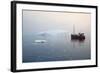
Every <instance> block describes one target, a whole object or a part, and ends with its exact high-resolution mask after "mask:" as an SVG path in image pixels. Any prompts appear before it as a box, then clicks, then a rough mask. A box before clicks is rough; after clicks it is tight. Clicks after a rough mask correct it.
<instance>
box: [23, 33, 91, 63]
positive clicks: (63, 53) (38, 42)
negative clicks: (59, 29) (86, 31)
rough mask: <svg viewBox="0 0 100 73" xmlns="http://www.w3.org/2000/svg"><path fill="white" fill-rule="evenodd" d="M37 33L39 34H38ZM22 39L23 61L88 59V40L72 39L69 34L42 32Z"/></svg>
mask: <svg viewBox="0 0 100 73" xmlns="http://www.w3.org/2000/svg"><path fill="white" fill-rule="evenodd" d="M38 35H39V36H38ZM38 35H37V36H36V34H34V35H31V36H32V37H34V38H32V37H30V38H26V37H24V38H23V39H24V40H26V41H24V40H23V41H24V42H23V62H24V63H27V62H44V61H63V60H85V59H90V41H88V39H87V38H86V39H85V40H76V39H74V40H72V39H71V37H70V34H68V33H67V34H66V33H65V32H63V33H57V34H56V35H55V34H51V35H50V33H49V34H46V35H44V33H42V35H41V34H38Z"/></svg>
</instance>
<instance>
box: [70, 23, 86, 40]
mask: <svg viewBox="0 0 100 73" xmlns="http://www.w3.org/2000/svg"><path fill="white" fill-rule="evenodd" d="M71 40H79V41H83V40H85V35H84V33H78V34H75V26H74V25H73V34H71Z"/></svg>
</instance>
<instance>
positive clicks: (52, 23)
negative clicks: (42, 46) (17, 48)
mask: <svg viewBox="0 0 100 73" xmlns="http://www.w3.org/2000/svg"><path fill="white" fill-rule="evenodd" d="M73 25H75V32H76V33H79V32H84V33H86V34H88V35H89V34H90V27H91V14H89V13H73V12H52V11H51V12H50V11H28V10H23V32H25V33H29V34H30V32H31V34H32V33H33V34H34V33H37V32H42V31H55V30H64V31H66V32H68V33H72V32H73Z"/></svg>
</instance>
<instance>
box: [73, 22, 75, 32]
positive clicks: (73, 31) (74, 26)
mask: <svg viewBox="0 0 100 73" xmlns="http://www.w3.org/2000/svg"><path fill="white" fill-rule="evenodd" d="M73 34H75V25H74V24H73Z"/></svg>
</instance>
